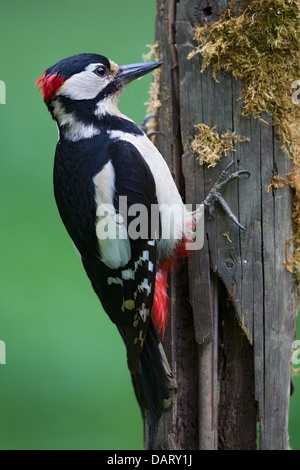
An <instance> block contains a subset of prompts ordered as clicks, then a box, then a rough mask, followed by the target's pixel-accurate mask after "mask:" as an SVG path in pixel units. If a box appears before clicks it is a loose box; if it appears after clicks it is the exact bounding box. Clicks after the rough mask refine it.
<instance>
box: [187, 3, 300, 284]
mask: <svg viewBox="0 0 300 470" xmlns="http://www.w3.org/2000/svg"><path fill="white" fill-rule="evenodd" d="M239 4H240V6H241V7H240V8H241V9H240V10H238V8H237V7H236V6H235V5H234V4H233V3H231V4H230V5H229V8H228V9H227V10H226V11H225V12H224V13H223V14H222V15H221V17H220V20H219V21H218V22H216V23H212V24H208V25H205V26H203V27H196V30H195V39H196V41H197V43H198V47H197V48H196V50H194V51H193V52H192V53H191V54H190V55H189V57H192V56H194V55H195V54H201V56H202V59H203V61H202V71H203V70H204V69H206V67H208V65H210V66H211V67H212V74H213V77H214V78H215V79H216V80H217V72H218V71H219V70H223V71H225V72H230V73H232V74H233V76H234V77H235V78H236V79H239V80H241V81H242V82H243V84H244V89H243V93H242V96H241V100H242V103H243V111H242V112H243V115H244V116H254V117H255V118H259V119H262V113H264V112H266V113H268V114H269V115H271V116H272V120H273V125H275V126H277V132H278V135H279V138H280V140H281V143H282V147H283V148H284V149H285V150H286V151H287V154H288V155H289V156H290V157H291V158H292V162H293V171H292V172H291V173H290V174H289V175H287V177H288V179H282V180H281V181H280V184H279V181H277V182H276V181H274V182H273V189H274V190H275V189H276V188H279V187H282V185H283V183H284V184H290V185H291V187H292V188H293V189H294V190H295V197H294V207H293V219H294V227H295V232H294V237H293V239H292V240H290V241H289V244H290V246H291V245H292V244H294V247H295V251H294V254H293V260H292V263H289V264H288V263H287V265H288V267H289V269H291V270H292V271H293V272H294V273H295V274H296V276H297V279H298V281H300V177H299V168H300V126H299V122H300V104H299V105H296V104H294V103H293V101H292V93H293V91H294V90H293V88H292V86H293V82H295V81H296V80H299V79H300V49H299V38H300V35H299V33H300V1H299V0H249V1H245V0H242V1H241V2H239Z"/></svg>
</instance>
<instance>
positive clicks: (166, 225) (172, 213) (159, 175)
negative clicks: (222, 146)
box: [110, 131, 192, 257]
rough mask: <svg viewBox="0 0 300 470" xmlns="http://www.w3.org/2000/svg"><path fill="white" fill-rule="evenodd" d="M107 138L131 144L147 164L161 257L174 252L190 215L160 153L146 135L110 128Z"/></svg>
mask: <svg viewBox="0 0 300 470" xmlns="http://www.w3.org/2000/svg"><path fill="white" fill-rule="evenodd" d="M110 137H111V138H112V139H119V140H124V141H127V142H130V143H131V144H133V145H134V146H135V147H136V148H137V149H138V151H139V152H140V154H141V155H142V157H143V158H144V159H145V160H146V162H147V164H148V165H149V167H150V170H151V172H152V174H153V177H154V180H155V184H156V195H157V200H158V204H159V208H160V212H161V223H162V233H163V235H164V237H165V238H163V239H161V240H159V242H158V252H159V256H161V257H164V256H167V255H168V254H171V253H172V252H173V250H174V249H175V247H176V245H177V243H178V241H179V240H181V239H182V238H183V237H188V236H189V233H190V230H191V222H192V215H191V214H190V213H189V212H188V211H187V209H186V207H185V205H184V203H183V201H182V199H181V196H180V194H179V192H178V189H177V187H176V184H175V182H174V179H173V177H172V175H171V172H170V170H169V168H168V165H167V163H166V162H165V160H164V158H163V156H162V155H161V154H160V152H159V151H158V150H157V148H156V147H155V146H154V145H153V144H152V142H151V141H150V140H149V139H148V137H147V136H146V135H145V134H144V135H141V136H136V135H132V134H129V133H125V132H122V131H110ZM167 234H168V236H167Z"/></svg>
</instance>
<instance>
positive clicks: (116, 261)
mask: <svg viewBox="0 0 300 470" xmlns="http://www.w3.org/2000/svg"><path fill="white" fill-rule="evenodd" d="M94 185H95V200H96V204H97V213H96V215H97V219H96V233H97V237H98V243H99V248H100V259H101V261H102V262H103V263H104V264H105V265H106V266H108V267H109V268H110V269H118V268H120V267H123V266H125V265H126V264H127V263H128V261H129V260H130V258H131V248H130V242H129V238H128V234H127V229H126V226H125V224H124V220H123V217H122V216H121V215H120V214H118V213H117V212H116V210H115V208H114V205H113V197H114V187H115V172H114V167H113V165H112V163H111V162H108V163H107V164H106V165H105V167H104V168H103V169H102V170H101V171H100V173H98V175H96V176H95V177H94Z"/></svg>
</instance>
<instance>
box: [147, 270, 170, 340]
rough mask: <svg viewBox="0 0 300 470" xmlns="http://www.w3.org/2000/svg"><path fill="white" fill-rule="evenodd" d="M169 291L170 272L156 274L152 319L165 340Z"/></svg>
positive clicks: (160, 271)
mask: <svg viewBox="0 0 300 470" xmlns="http://www.w3.org/2000/svg"><path fill="white" fill-rule="evenodd" d="M167 289H168V272H167V271H162V270H159V271H158V272H157V273H156V280H155V291H154V300H153V305H152V312H151V318H152V321H153V323H154V326H155V328H156V329H157V331H158V332H159V333H161V336H162V339H164V336H165V331H166V325H167V320H168V309H169V297H168V294H167Z"/></svg>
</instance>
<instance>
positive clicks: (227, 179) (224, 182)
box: [203, 161, 250, 230]
mask: <svg viewBox="0 0 300 470" xmlns="http://www.w3.org/2000/svg"><path fill="white" fill-rule="evenodd" d="M232 164H233V161H232V162H230V163H229V165H227V167H226V168H225V169H224V170H223V171H222V173H221V174H220V176H219V178H218V179H217V181H216V182H215V184H214V185H213V187H212V188H211V190H210V191H209V193H208V195H207V196H206V198H205V199H204V201H203V204H204V205H205V206H207V207H209V214H210V216H211V217H213V210H214V205H215V202H216V201H217V202H218V203H219V204H220V206H221V207H222V208H223V209H224V210H225V212H226V213H227V214H228V216H229V217H230V219H231V220H232V221H233V222H234V223H235V224H236V225H237V226H238V227H239V228H240V229H241V230H246V228H245V227H244V226H243V225H242V224H241V223H240V222H239V221H238V219H237V217H236V216H235V215H234V214H233V212H232V211H231V209H230V207H229V205H228V204H227V202H226V201H225V199H224V198H223V196H222V191H223V190H224V188H226V186H228V185H229V184H230V183H231V182H232V181H234V180H236V179H237V178H239V177H240V176H241V175H247V176H248V177H249V176H250V172H249V171H248V170H239V171H235V172H234V173H231V174H229V171H228V170H229V168H230V167H231V165H232Z"/></svg>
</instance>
